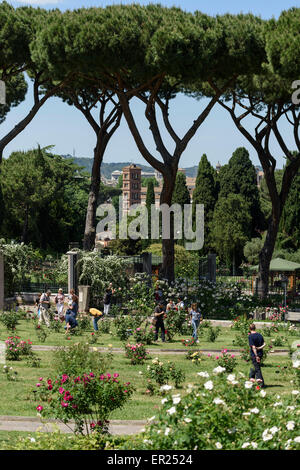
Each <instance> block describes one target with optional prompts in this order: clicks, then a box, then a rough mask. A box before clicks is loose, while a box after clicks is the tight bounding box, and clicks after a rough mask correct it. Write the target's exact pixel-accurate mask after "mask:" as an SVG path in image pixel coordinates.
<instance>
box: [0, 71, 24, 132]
mask: <svg viewBox="0 0 300 470" xmlns="http://www.w3.org/2000/svg"><path fill="white" fill-rule="evenodd" d="M5 85H6V96H5V101H6V103H5V104H4V105H0V124H1V123H2V122H4V121H5V118H6V115H7V114H8V113H9V111H10V110H11V108H14V107H15V106H18V105H19V104H20V103H21V102H22V101H24V99H25V96H26V92H27V83H26V81H25V78H24V74H22V73H20V74H19V75H13V76H12V77H10V79H9V80H6V82H5Z"/></svg>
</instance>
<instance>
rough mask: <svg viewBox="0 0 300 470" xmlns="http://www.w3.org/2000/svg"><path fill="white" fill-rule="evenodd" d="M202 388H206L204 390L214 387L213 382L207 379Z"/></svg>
mask: <svg viewBox="0 0 300 470" xmlns="http://www.w3.org/2000/svg"><path fill="white" fill-rule="evenodd" d="M204 388H206V390H212V389H213V388H214V384H213V383H212V381H211V380H209V381H208V382H205V384H204Z"/></svg>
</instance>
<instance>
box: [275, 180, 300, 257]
mask: <svg viewBox="0 0 300 470" xmlns="http://www.w3.org/2000/svg"><path fill="white" fill-rule="evenodd" d="M279 236H281V238H282V241H281V246H282V248H291V249H294V250H298V249H299V248H300V172H299V171H298V173H297V175H296V176H295V178H294V180H293V182H292V184H291V189H290V191H289V195H288V197H287V200H286V203H285V206H284V209H283V211H282V216H281V220H280V226H279Z"/></svg>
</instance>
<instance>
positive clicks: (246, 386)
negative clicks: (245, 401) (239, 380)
mask: <svg viewBox="0 0 300 470" xmlns="http://www.w3.org/2000/svg"><path fill="white" fill-rule="evenodd" d="M252 387H253V382H250V381H249V380H246V382H245V388H252Z"/></svg>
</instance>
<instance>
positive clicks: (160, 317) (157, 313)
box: [154, 302, 166, 343]
mask: <svg viewBox="0 0 300 470" xmlns="http://www.w3.org/2000/svg"><path fill="white" fill-rule="evenodd" d="M164 315H165V310H164V305H163V303H162V302H160V303H159V304H158V305H157V307H155V310H154V317H155V319H156V322H155V338H154V340H155V341H157V340H158V332H159V329H160V330H161V340H162V342H163V343H164V342H165V336H166V330H165V325H164Z"/></svg>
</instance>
